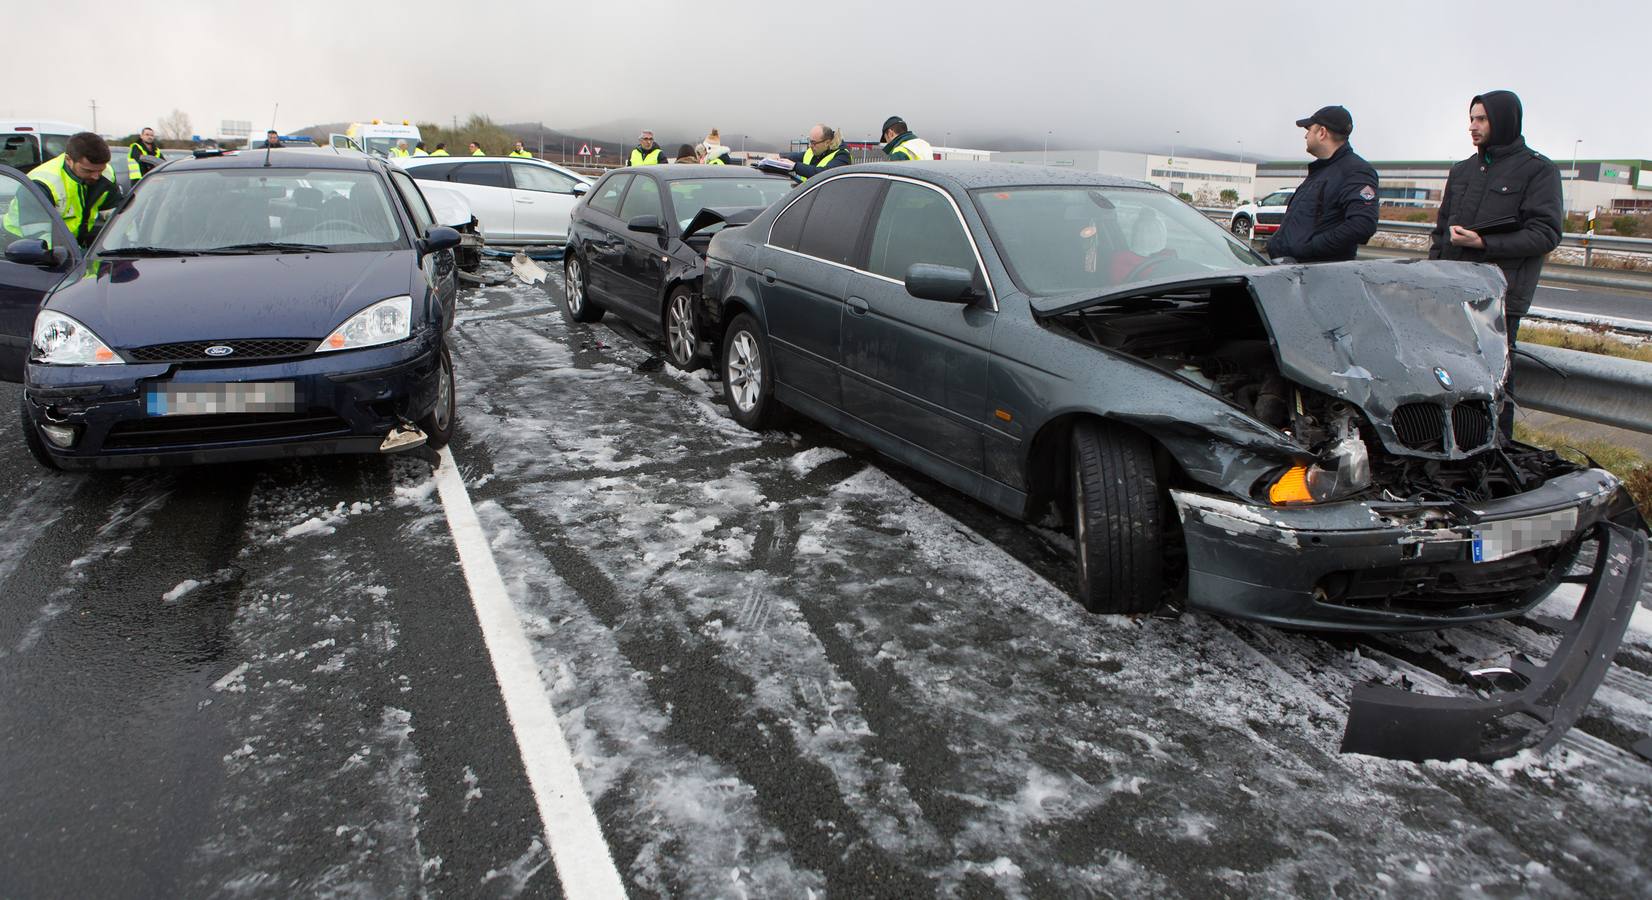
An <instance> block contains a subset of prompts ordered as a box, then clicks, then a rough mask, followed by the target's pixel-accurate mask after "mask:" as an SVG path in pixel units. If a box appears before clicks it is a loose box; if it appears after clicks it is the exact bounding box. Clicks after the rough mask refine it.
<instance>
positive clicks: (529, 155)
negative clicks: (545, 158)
mask: <svg viewBox="0 0 1652 900" xmlns="http://www.w3.org/2000/svg"><path fill="white" fill-rule="evenodd" d="M510 155H512V156H517V157H521V158H522V159H532V158H533V154H532V153H529V152H528V151H527V150H524V149H523V148H522V142H521V141H517V142H516V149H514V150H512V151H511V154H510Z"/></svg>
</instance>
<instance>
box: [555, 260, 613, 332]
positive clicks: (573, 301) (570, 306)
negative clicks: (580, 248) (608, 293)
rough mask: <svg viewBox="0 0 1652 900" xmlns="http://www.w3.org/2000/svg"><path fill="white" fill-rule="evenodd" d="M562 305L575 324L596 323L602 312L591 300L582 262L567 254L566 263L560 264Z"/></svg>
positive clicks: (588, 283)
mask: <svg viewBox="0 0 1652 900" xmlns="http://www.w3.org/2000/svg"><path fill="white" fill-rule="evenodd" d="M562 305H563V306H564V307H565V308H566V309H567V310H568V315H569V316H570V317H572V318H573V320H574V321H575V322H595V321H598V320H599V319H601V318H602V314H603V312H604V310H603V308H602V307H600V306H598V305H597V304H596V301H594V300H592V299H591V291H590V282H589V281H588V280H587V279H586V277H585V263H584V261H583V260H581V259H580V258H579V257H577V256H575V255H573V254H572V253H570V254H568V261H567V262H565V263H563V264H562Z"/></svg>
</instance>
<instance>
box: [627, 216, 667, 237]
mask: <svg viewBox="0 0 1652 900" xmlns="http://www.w3.org/2000/svg"><path fill="white" fill-rule="evenodd" d="M625 227H626V228H629V229H631V230H632V231H640V232H642V233H644V234H665V226H664V225H661V224H660V217H659V216H637V217H636V218H635V219H632V220H631V221H629V222H627V223H625Z"/></svg>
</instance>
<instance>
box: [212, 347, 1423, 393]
mask: <svg viewBox="0 0 1652 900" xmlns="http://www.w3.org/2000/svg"><path fill="white" fill-rule="evenodd" d="M204 352H205V353H206V355H208V356H228V355H230V354H231V353H234V352H235V348H234V347H230V346H226V345H224V344H213V345H212V346H210V347H208V348H206V350H205V351H204ZM1434 374H1436V375H1438V374H1440V370H1439V369H1435V370H1434ZM1450 386H1451V385H1450V384H1447V385H1446V387H1450Z"/></svg>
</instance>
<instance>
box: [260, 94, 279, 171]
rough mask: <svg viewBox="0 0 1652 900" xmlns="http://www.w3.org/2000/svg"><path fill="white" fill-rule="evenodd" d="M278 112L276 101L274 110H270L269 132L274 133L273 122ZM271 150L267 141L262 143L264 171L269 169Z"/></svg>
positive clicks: (277, 102)
mask: <svg viewBox="0 0 1652 900" xmlns="http://www.w3.org/2000/svg"><path fill="white" fill-rule="evenodd" d="M280 112H281V101H279V100H277V101H276V103H275V109H272V110H270V131H275V120H276V118H277V114H278V113H280ZM272 149H274V148H272V147H270V142H269V141H267V140H266V141H264V168H266V169H268V168H269V167H270V150H272Z"/></svg>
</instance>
